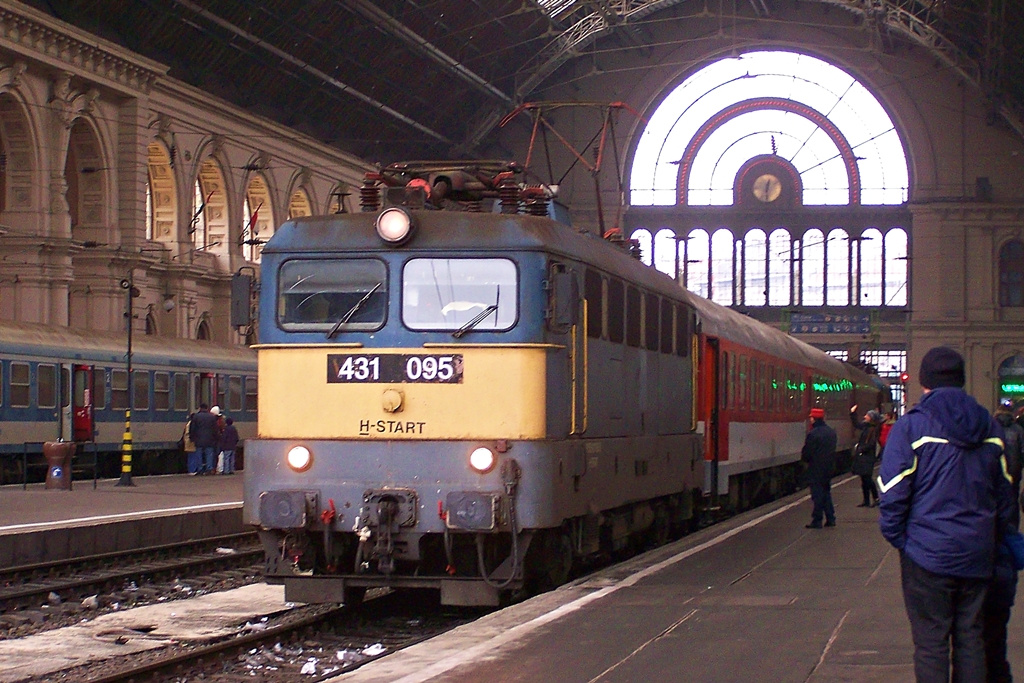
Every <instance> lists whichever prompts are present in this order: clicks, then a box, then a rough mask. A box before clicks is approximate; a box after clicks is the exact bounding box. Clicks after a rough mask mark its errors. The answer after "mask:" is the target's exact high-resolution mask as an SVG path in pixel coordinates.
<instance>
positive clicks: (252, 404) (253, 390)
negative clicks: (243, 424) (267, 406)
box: [245, 376, 259, 413]
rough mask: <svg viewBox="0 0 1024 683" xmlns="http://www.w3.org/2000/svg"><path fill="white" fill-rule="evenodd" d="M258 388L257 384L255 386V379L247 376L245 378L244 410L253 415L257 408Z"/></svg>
mask: <svg viewBox="0 0 1024 683" xmlns="http://www.w3.org/2000/svg"><path fill="white" fill-rule="evenodd" d="M258 386H259V384H257V379H256V377H253V376H248V377H246V378H245V409H246V410H247V411H250V412H253V413H255V412H256V409H257V408H258V407H259V405H258V403H257V396H258V394H257V387H258Z"/></svg>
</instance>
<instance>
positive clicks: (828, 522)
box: [800, 408, 836, 529]
mask: <svg viewBox="0 0 1024 683" xmlns="http://www.w3.org/2000/svg"><path fill="white" fill-rule="evenodd" d="M811 420H812V423H811V429H810V431H809V432H807V438H806V439H805V440H804V447H803V450H802V451H801V453H800V459H801V460H803V461H804V462H805V463H807V483H808V484H809V485H810V488H811V500H813V501H814V511H813V512H812V513H811V523H810V524H808V525H807V528H808V529H820V528H821V527H822V524H821V519H822V517H824V518H825V526H835V525H836V510H835V507H834V506H833V505H832V475H833V474H834V473H835V469H836V430H834V429H832V428H831V427H829V426H828V425H827V424H825V411H824V409H822V408H811Z"/></svg>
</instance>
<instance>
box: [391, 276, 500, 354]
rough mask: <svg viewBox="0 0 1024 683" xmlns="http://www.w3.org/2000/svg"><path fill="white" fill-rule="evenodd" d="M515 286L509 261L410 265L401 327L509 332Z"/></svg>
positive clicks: (403, 300)
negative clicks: (403, 324)
mask: <svg viewBox="0 0 1024 683" xmlns="http://www.w3.org/2000/svg"><path fill="white" fill-rule="evenodd" d="M518 285H519V276H518V273H517V272H516V265H515V264H514V263H513V262H512V261H510V260H508V259H503V258H476V259H474V258H464V259H444V258H437V259H435V258H417V259H412V260H410V261H409V262H408V263H406V264H405V268H404V270H403V272H402V322H403V323H405V326H406V327H408V328H409V329H412V330H452V331H454V332H458V331H460V330H463V329H464V328H465V331H467V332H468V331H469V330H470V329H472V330H475V331H478V332H479V331H485V330H486V331H501V330H508V329H510V328H511V327H512V326H513V325H515V322H516V317H517V316H518V313H519V310H518V307H519V288H518ZM460 336H461V335H460Z"/></svg>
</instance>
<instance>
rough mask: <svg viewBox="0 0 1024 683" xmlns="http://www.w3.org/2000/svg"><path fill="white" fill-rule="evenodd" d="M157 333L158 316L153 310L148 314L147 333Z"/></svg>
mask: <svg viewBox="0 0 1024 683" xmlns="http://www.w3.org/2000/svg"><path fill="white" fill-rule="evenodd" d="M155 334H156V316H154V315H153V311H150V312H149V313H147V314H146V335H148V336H152V335H155Z"/></svg>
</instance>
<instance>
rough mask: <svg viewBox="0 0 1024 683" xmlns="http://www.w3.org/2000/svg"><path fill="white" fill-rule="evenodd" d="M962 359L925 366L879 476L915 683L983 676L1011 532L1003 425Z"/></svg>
mask: <svg viewBox="0 0 1024 683" xmlns="http://www.w3.org/2000/svg"><path fill="white" fill-rule="evenodd" d="M964 380H965V371H964V359H963V357H962V356H961V355H960V354H959V353H957V352H956V351H954V350H953V349H950V348H946V347H936V348H933V349H931V350H930V351H928V352H927V353H926V354H925V355H924V358H923V359H922V360H921V370H920V383H921V387H922V388H923V389H924V396H923V397H922V398H921V401H920V402H919V403H918V404H917V405H916V406H915V407H914V408H913V409H911V410H910V411H909V412H908V413H907V414H906V415H904V416H903V417H902V418H900V419H899V421H897V422H896V424H895V425H893V428H892V431H891V432H889V439H888V441H887V442H886V444H885V452H884V453H883V455H882V465H881V469H880V471H879V475H878V486H879V490H880V491H881V502H880V504H879V507H880V509H881V515H880V516H879V527H880V529H881V532H882V536H884V537H885V539H886V540H887V541H889V543H891V544H892V545H893V547H895V548H896V549H897V550H899V551H900V570H901V576H902V585H903V603H904V606H905V607H906V610H907V618H908V619H909V620H910V631H911V635H912V636H913V641H914V673H915V674H916V677H917V680H918V681H948V680H949V675H950V662H951V661H952V667H953V680H954V681H984V680H985V645H984V641H983V636H982V605H983V603H984V600H985V592H986V589H987V588H988V584H989V580H990V579H991V577H992V571H993V560H994V558H995V552H996V546H997V543H999V542H1000V540H1001V535H1007V534H1009V533H1010V532H1012V531H1013V527H1012V515H1013V507H1014V506H1015V505H1016V501H1015V500H1014V499H1013V492H1012V487H1011V481H1010V477H1009V476H1008V475H1007V474H1006V472H1007V470H1006V459H1005V458H1004V457H1003V428H1002V427H1001V426H999V424H998V423H997V422H996V421H995V420H994V419H992V416H991V415H989V413H988V411H987V410H985V408H983V407H982V406H980V405H979V404H978V402H977V401H975V400H974V398H973V397H972V396H970V395H969V394H967V393H966V392H965V391H964V390H963V386H964Z"/></svg>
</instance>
